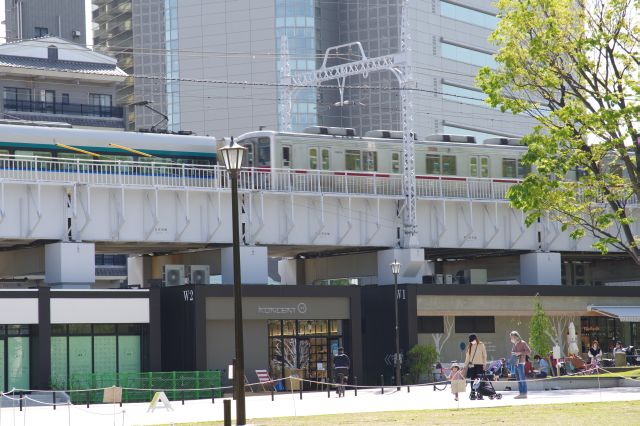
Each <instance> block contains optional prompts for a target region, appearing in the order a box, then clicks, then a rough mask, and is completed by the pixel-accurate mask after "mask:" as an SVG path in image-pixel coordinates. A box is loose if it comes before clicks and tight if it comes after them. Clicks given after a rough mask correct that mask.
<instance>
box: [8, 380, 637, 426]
mask: <svg viewBox="0 0 640 426" xmlns="http://www.w3.org/2000/svg"><path fill="white" fill-rule="evenodd" d="M515 395H516V392H503V398H502V399H501V400H493V401H490V400H488V399H485V400H483V401H470V400H469V399H468V393H467V394H465V395H463V397H462V398H461V399H460V401H459V402H455V401H454V400H453V396H452V395H451V393H450V391H449V388H447V389H446V390H444V391H434V390H433V387H431V386H428V387H427V386H424V387H411V389H410V392H407V388H406V387H403V388H402V390H401V391H400V392H397V391H396V390H395V388H392V389H391V388H387V389H385V393H384V394H381V392H380V389H367V390H364V389H361V390H359V391H358V395H357V396H355V394H354V391H353V390H349V391H347V394H346V396H345V397H344V398H338V397H337V395H336V394H335V392H332V393H331V397H330V398H328V397H327V393H326V392H308V393H304V394H303V396H302V400H301V399H300V394H299V393H278V394H276V395H275V398H274V401H271V396H270V395H268V394H267V395H256V396H251V395H249V396H247V418H248V419H258V418H269V417H289V416H316V415H324V414H341V413H360V412H381V411H406V410H429V409H467V408H476V407H495V406H509V405H527V404H566V403H578V402H580V403H584V402H604V401H638V400H640V388H637V387H620V388H609V389H602V390H598V389H580V390H556V391H540V392H530V394H529V398H528V399H525V400H516V399H513V397H514V396H515ZM171 405H172V408H173V411H168V410H166V409H165V408H164V407H162V406H161V405H159V406H158V408H156V409H155V411H154V412H151V413H147V409H148V407H149V404H148V403H135V404H123V406H122V407H120V406H119V405H111V404H100V405H91V406H90V407H89V408H87V407H86V405H74V406H58V407H57V409H56V410H53V408H52V407H51V406H40V407H33V406H28V407H27V406H25V407H23V410H22V411H19V407H18V405H16V406H14V407H7V405H6V404H5V405H4V408H2V409H1V410H0V426H9V425H45V424H46V425H91V426H100V425H113V424H114V422H115V424H118V425H151V424H171V423H187V422H204V421H216V420H223V404H222V399H216V400H215V403H212V401H211V400H197V401H185V403H184V405H182V402H181V401H172V402H171ZM234 405H235V404H232V407H234Z"/></svg>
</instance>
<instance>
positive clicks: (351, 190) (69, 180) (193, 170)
mask: <svg viewBox="0 0 640 426" xmlns="http://www.w3.org/2000/svg"><path fill="white" fill-rule="evenodd" d="M0 181H5V182H6V181H22V182H29V183H61V184H83V185H97V186H111V187H121V186H134V187H155V188H190V189H193V190H214V191H216V190H228V189H230V181H229V176H228V174H227V172H226V170H225V168H224V167H223V166H203V165H187V164H174V163H155V162H145V161H114V160H90V159H62V158H46V157H32V156H17V155H15V156H14V155H0ZM517 182H518V181H517V180H515V179H513V180H506V179H487V178H464V177H448V176H417V179H416V190H417V195H418V197H419V198H443V199H444V198H446V199H465V200H505V199H506V192H507V190H508V189H509V188H510V187H511V186H513V185H514V184H516V183H517ZM238 188H239V189H240V190H241V191H264V192H279V193H303V194H304V193H306V194H326V195H332V194H333V195H353V196H378V197H388V198H402V176H401V175H398V174H382V173H366V172H337V171H324V170H292V169H266V168H265V169H254V168H248V169H243V170H242V171H241V172H240V174H239V181H238Z"/></svg>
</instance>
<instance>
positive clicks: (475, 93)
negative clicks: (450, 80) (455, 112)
mask: <svg viewBox="0 0 640 426" xmlns="http://www.w3.org/2000/svg"><path fill="white" fill-rule="evenodd" d="M442 97H443V98H444V99H446V100H449V101H453V102H461V103H463V104H469V105H478V106H482V107H488V106H489V105H487V104H486V103H485V102H484V100H485V99H486V97H487V95H485V94H484V93H483V92H481V91H479V90H473V89H465V88H463V87H458V86H452V85H450V84H446V83H443V84H442Z"/></svg>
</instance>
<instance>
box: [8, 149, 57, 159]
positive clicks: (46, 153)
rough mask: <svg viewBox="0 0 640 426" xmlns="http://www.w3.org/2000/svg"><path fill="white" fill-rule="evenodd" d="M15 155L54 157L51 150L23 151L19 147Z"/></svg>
mask: <svg viewBox="0 0 640 426" xmlns="http://www.w3.org/2000/svg"><path fill="white" fill-rule="evenodd" d="M15 155H27V156H32V157H47V158H51V157H53V154H52V153H51V152H49V151H23V150H19V149H16V151H15Z"/></svg>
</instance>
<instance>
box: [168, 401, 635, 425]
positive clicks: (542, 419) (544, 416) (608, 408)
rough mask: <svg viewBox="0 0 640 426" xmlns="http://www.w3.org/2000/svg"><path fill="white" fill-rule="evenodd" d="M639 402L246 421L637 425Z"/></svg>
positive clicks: (353, 423)
mask: <svg viewBox="0 0 640 426" xmlns="http://www.w3.org/2000/svg"><path fill="white" fill-rule="evenodd" d="M638 419H640V402H602V403H599V402H598V403H589V404H550V405H525V406H518V407H513V406H512V407H495V408H477V409H464V410H425V411H398V412H385V413H358V414H341V415H330V416H316V417H286V418H275V419H264V420H262V419H259V420H248V421H247V422H248V423H250V424H254V425H260V426H276V425H278V426H280V425H285V424H286V425H287V426H326V425H343V426H351V425H368V426H375V425H482V424H489V425H497V424H508V425H528V426H529V425H545V426H546V425H562V426H566V425H590V424H610V423H611V422H612V421H614V422H615V424H638ZM178 425H180V426H219V425H222V423H221V422H211V423H179V424H178V423H176V424H175V426H178Z"/></svg>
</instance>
